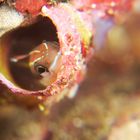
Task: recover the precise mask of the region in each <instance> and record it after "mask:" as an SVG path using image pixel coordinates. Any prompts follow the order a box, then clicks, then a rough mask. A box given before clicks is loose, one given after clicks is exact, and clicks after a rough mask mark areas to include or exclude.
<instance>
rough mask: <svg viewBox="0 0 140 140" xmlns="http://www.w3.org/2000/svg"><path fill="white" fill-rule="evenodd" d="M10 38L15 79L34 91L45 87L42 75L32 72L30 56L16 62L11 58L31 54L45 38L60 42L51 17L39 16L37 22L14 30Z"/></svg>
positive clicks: (10, 63)
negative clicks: (38, 75)
mask: <svg viewBox="0 0 140 140" xmlns="http://www.w3.org/2000/svg"><path fill="white" fill-rule="evenodd" d="M10 40H11V41H10V42H9V45H8V47H10V51H9V52H10V53H9V69H10V73H11V75H12V78H13V79H14V81H15V82H16V83H17V85H18V86H20V87H21V88H23V89H27V90H33V91H36V90H42V89H45V87H44V86H42V85H41V84H40V83H39V79H40V77H37V76H36V75H34V74H33V73H32V72H31V70H30V68H29V62H28V61H29V59H28V58H26V59H23V60H21V61H19V62H16V63H14V62H11V58H13V57H15V56H19V55H25V54H29V52H30V51H32V50H33V49H34V48H35V47H36V46H38V45H39V44H41V43H42V42H43V41H44V40H46V41H56V42H58V38H57V30H56V27H55V25H54V24H53V23H52V21H51V20H50V19H49V18H46V17H45V18H44V17H39V18H38V20H37V22H36V23H34V24H32V25H28V26H26V27H20V28H18V29H16V30H14V31H12V32H11V33H10Z"/></svg>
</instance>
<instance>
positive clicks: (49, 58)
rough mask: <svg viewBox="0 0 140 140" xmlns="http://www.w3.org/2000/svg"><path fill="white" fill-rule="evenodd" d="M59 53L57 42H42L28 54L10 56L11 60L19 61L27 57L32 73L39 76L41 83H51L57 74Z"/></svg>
mask: <svg viewBox="0 0 140 140" xmlns="http://www.w3.org/2000/svg"><path fill="white" fill-rule="evenodd" d="M60 57H61V53H60V51H59V44H58V43H57V42H43V43H41V44H39V45H38V46H37V47H35V48H34V49H33V50H32V51H31V52H29V53H28V54H23V55H19V56H15V57H12V58H11V61H12V62H15V63H17V64H18V63H20V61H21V60H23V59H26V58H28V59H29V61H28V66H29V68H30V70H31V72H32V73H33V74H34V75H37V76H40V77H41V78H40V79H41V80H40V82H41V84H43V85H49V84H51V83H52V82H53V81H54V80H55V79H56V76H57V72H58V69H59V64H60Z"/></svg>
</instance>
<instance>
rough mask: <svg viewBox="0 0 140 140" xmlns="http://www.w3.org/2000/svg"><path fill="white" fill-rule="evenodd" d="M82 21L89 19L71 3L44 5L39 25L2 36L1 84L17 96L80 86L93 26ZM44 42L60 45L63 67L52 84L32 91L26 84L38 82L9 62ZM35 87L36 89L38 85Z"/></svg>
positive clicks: (47, 93) (38, 21) (51, 92)
mask: <svg viewBox="0 0 140 140" xmlns="http://www.w3.org/2000/svg"><path fill="white" fill-rule="evenodd" d="M83 19H89V18H88V16H86V15H84V16H82V13H80V12H78V11H76V9H75V8H73V7H72V6H71V5H69V4H59V5H57V6H56V7H50V8H47V7H45V6H43V8H42V16H41V18H40V17H39V18H37V22H35V23H33V24H31V25H28V26H27V27H26V26H25V27H19V28H17V29H15V30H13V31H11V32H9V33H7V34H5V35H3V36H2V37H1V40H0V54H1V55H0V84H1V85H4V86H5V87H7V88H8V89H9V90H10V91H11V92H12V93H14V94H24V95H41V96H51V95H54V94H57V93H60V92H62V91H63V90H64V89H66V88H67V89H70V88H71V87H73V86H75V84H79V83H80V82H81V81H82V79H83V77H84V75H85V72H86V65H85V63H86V62H87V60H88V58H89V56H90V54H91V52H92V51H91V49H92V45H91V38H92V26H91V24H90V22H88V20H87V21H84V20H83ZM87 23H88V24H87ZM24 39H25V40H24ZM44 39H45V40H47V41H57V42H59V46H60V52H61V66H60V69H59V71H58V73H57V77H56V80H55V81H54V82H53V83H52V84H51V85H49V86H46V87H43V88H37V89H36V88H35V89H31V88H28V86H27V85H30V84H34V83H36V80H35V79H34V78H33V77H30V73H28V72H25V71H24V70H22V69H18V68H17V69H16V68H15V67H14V66H13V65H12V64H11V63H10V57H11V56H12V55H13V54H14V53H17V54H18V53H19V54H20V53H25V52H28V51H29V50H31V49H33V47H31V46H35V45H37V44H39V43H41V41H42V40H44ZM30 41H31V43H29V44H26V42H30ZM17 42H18V43H17ZM21 42H22V43H23V44H24V45H21V44H20V43H21ZM16 43H17V44H16ZM25 77H27V79H26V78H25ZM24 78H25V80H23V79H24ZM21 79H22V80H21ZM20 80H21V81H22V82H21V81H20ZM24 87H25V88H24ZM34 87H37V86H36V84H35V86H34Z"/></svg>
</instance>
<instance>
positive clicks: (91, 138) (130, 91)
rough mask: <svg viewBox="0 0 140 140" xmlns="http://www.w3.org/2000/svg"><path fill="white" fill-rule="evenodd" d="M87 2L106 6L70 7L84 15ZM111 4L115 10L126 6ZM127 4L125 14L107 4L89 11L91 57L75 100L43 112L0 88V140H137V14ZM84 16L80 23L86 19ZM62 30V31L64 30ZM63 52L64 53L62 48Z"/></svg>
mask: <svg viewBox="0 0 140 140" xmlns="http://www.w3.org/2000/svg"><path fill="white" fill-rule="evenodd" d="M30 2H31V1H30ZM78 2H79V3H78ZM93 2H94V3H102V2H104V3H108V2H109V3H110V2H112V1H107V0H106V1H103V0H102V1H101V0H100V1H96V0H95V1H90V0H89V1H87V3H86V4H87V5H86V4H85V1H84V0H78V1H75V0H73V1H71V3H73V4H74V6H75V7H77V8H78V9H79V12H81V11H84V12H85V13H86V12H87V11H88V13H90V12H89V11H90V10H91V9H92V8H93V9H94V8H95V7H94V6H95V5H92V6H93V7H90V6H89V5H90V4H91V3H92V4H93ZM113 2H116V3H119V4H120V5H121V3H123V2H126V1H125V0H124V1H121V0H120V1H119V0H116V1H115V0H114V1H113ZM127 2H128V3H127V4H128V5H129V6H127V5H126V7H125V8H123V6H122V5H121V6H119V8H118V7H115V8H114V4H113V8H111V9H110V8H109V9H108V4H107V6H106V4H105V5H104V6H103V8H102V6H101V5H98V6H99V7H98V6H97V7H96V8H97V9H96V8H95V9H94V11H92V14H93V15H92V14H91V15H92V16H91V17H92V21H93V22H92V23H93V26H94V30H93V33H94V38H93V40H92V41H93V42H94V45H95V50H94V56H93V57H92V59H90V62H89V63H88V66H87V75H86V78H85V80H84V81H83V82H82V84H80V87H79V90H78V94H77V95H76V97H75V98H72V99H69V98H64V99H63V100H62V101H61V102H58V103H54V104H53V105H52V108H48V107H47V106H44V104H43V102H41V100H37V99H36V97H27V96H25V95H22V96H17V95H13V94H11V93H9V91H7V90H5V89H4V88H2V87H1V88H0V93H1V96H0V105H1V106H0V110H1V111H0V139H2V140H9V139H10V140H25V139H26V140H64V139H66V140H116V139H117V140H118V139H119V140H128V139H129V140H139V139H140V138H139V132H140V128H139V123H140V109H139V106H140V97H139V96H140V86H139V85H140V79H139V77H140V49H139V48H140V40H139V37H140V28H139V26H140V8H139V6H138V4H139V1H138V0H135V2H134V3H133V4H130V3H131V2H132V1H131V2H130V3H129V1H127ZM83 5H85V7H83ZM130 5H131V6H130ZM130 7H131V10H130V9H129V8H130ZM20 8H21V7H20ZM37 9H38V8H37ZM45 10H46V9H45ZM47 10H48V9H47ZM112 10H113V11H112ZM60 11H61V10H60ZM28 12H32V11H28ZM55 12H56V11H55ZM104 12H105V13H106V14H105V16H104V17H103V18H102V15H104V14H103V13H104ZM85 13H83V17H82V18H83V19H84V18H85V19H87V17H86V16H84V15H85ZM114 14H115V18H113V17H114ZM56 15H57V14H56ZM97 15H98V16H97ZM53 16H54V17H53V18H55V14H54V15H53ZM61 18H63V17H61ZM88 19H90V16H89V17H88ZM57 20H58V19H57ZM67 20H69V18H68V19H67ZM58 21H59V20H58ZM62 25H63V24H62ZM70 27H71V25H70ZM80 27H81V25H80ZM89 27H90V25H89ZM95 27H96V28H95ZM39 29H40V28H39ZM64 29H67V30H68V29H69V25H68V26H67V28H64ZM22 31H23V30H22ZM68 39H70V38H69V36H68ZM75 39H76V40H77V38H75ZM26 41H27V40H26ZM84 51H85V50H84ZM63 52H64V53H66V52H65V48H63ZM73 57H74V56H73ZM66 58H68V57H66ZM70 60H71V59H70ZM69 63H70V62H69ZM71 63H72V62H71ZM55 97H56V96H55ZM39 98H41V97H38V99H39ZM49 99H52V98H48V102H49V101H50V102H53V100H49Z"/></svg>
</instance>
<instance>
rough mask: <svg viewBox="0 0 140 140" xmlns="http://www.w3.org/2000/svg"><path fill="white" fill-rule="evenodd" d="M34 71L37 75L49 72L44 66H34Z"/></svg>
mask: <svg viewBox="0 0 140 140" xmlns="http://www.w3.org/2000/svg"><path fill="white" fill-rule="evenodd" d="M35 71H36V72H37V73H38V74H42V73H44V72H49V70H48V68H47V67H45V66H42V65H37V66H35Z"/></svg>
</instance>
